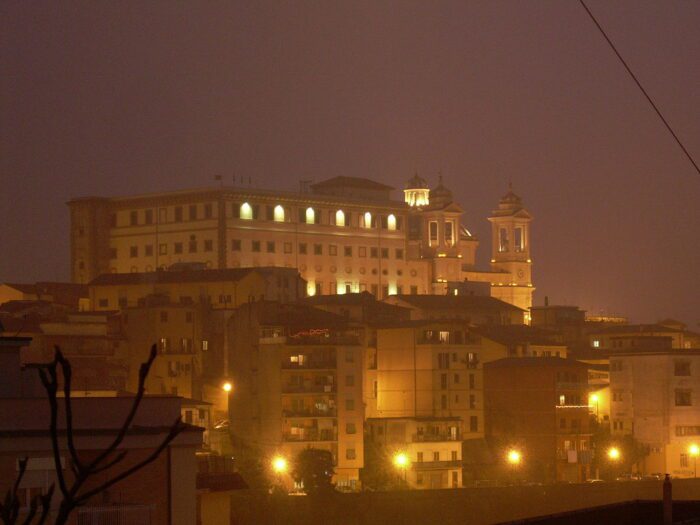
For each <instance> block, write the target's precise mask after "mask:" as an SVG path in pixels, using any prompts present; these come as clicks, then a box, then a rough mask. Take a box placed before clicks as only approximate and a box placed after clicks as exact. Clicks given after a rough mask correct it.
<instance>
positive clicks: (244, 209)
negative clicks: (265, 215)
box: [241, 202, 253, 221]
mask: <svg viewBox="0 0 700 525" xmlns="http://www.w3.org/2000/svg"><path fill="white" fill-rule="evenodd" d="M241 219H245V220H248V221H249V220H252V219H253V207H252V206H251V205H250V204H248V203H247V202H244V203H243V204H241Z"/></svg>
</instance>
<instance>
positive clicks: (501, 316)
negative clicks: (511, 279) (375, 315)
mask: <svg viewBox="0 0 700 525" xmlns="http://www.w3.org/2000/svg"><path fill="white" fill-rule="evenodd" d="M384 302H386V303H387V304H393V305H396V306H402V307H404V308H407V309H408V310H409V311H410V317H411V319H414V320H417V319H463V320H464V321H466V322H467V323H471V324H474V325H492V324H493V325H509V324H523V323H524V322H525V320H526V315H527V312H526V311H525V310H523V309H522V308H518V307H517V306H513V305H512V304H510V303H508V302H505V301H501V300H499V299H496V298H494V297H484V296H479V295H447V296H445V295H394V296H390V297H387V298H386V299H384Z"/></svg>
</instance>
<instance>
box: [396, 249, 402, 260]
mask: <svg viewBox="0 0 700 525" xmlns="http://www.w3.org/2000/svg"><path fill="white" fill-rule="evenodd" d="M396 258H397V259H399V260H403V249H401V248H396Z"/></svg>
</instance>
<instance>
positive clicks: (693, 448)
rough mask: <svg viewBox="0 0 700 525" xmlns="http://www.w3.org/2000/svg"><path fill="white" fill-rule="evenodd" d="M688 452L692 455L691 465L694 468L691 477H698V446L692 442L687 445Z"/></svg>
mask: <svg viewBox="0 0 700 525" xmlns="http://www.w3.org/2000/svg"><path fill="white" fill-rule="evenodd" d="M688 453H689V454H690V455H691V456H693V467H694V470H695V474H694V476H693V477H696V478H697V477H698V456H700V447H699V446H698V445H696V444H695V443H692V444H691V445H690V446H689V447H688Z"/></svg>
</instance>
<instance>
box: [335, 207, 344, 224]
mask: <svg viewBox="0 0 700 525" xmlns="http://www.w3.org/2000/svg"><path fill="white" fill-rule="evenodd" d="M335 225H336V226H345V213H344V212H343V210H338V211H337V212H335Z"/></svg>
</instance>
